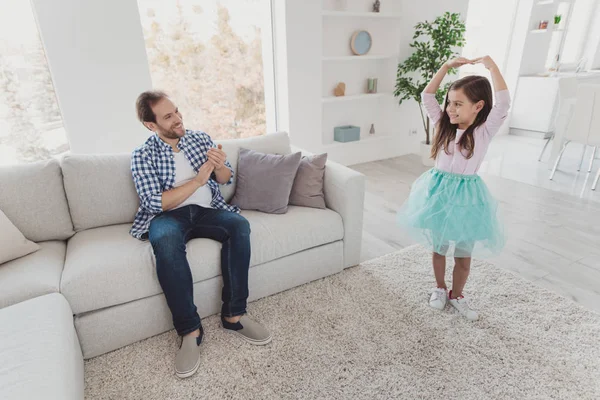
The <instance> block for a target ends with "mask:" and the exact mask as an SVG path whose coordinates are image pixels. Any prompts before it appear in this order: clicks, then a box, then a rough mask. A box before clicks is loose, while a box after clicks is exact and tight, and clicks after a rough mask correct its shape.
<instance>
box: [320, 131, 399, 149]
mask: <svg viewBox="0 0 600 400" xmlns="http://www.w3.org/2000/svg"><path fill="white" fill-rule="evenodd" d="M393 136H394V135H392V134H375V135H372V136H368V137H365V138H364V139H361V140H358V141H355V142H346V143H341V142H339V143H338V142H335V143H332V144H327V145H325V146H323V149H324V150H333V149H343V148H348V147H352V146H359V145H361V144H364V143H369V144H371V143H374V142H378V141H383V140H388V139H391V138H393Z"/></svg>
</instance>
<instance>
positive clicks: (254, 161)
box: [231, 148, 302, 214]
mask: <svg viewBox="0 0 600 400" xmlns="http://www.w3.org/2000/svg"><path fill="white" fill-rule="evenodd" d="M301 157H302V155H301V154H300V153H294V154H288V155H279V154H264V153H259V152H258V151H254V150H248V149H244V148H241V149H240V155H239V158H238V166H237V176H236V187H235V195H234V196H233V199H231V204H235V205H236V206H238V207H240V208H241V209H242V210H257V211H262V212H265V213H271V214H285V213H286V212H287V208H288V203H289V200H290V192H291V190H292V184H293V183H294V178H295V177H296V172H297V171H298V165H300V158H301Z"/></svg>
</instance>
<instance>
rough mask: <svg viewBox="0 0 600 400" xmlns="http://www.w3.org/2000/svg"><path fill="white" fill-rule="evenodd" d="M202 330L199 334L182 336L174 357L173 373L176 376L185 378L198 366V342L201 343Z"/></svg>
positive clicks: (193, 372) (194, 371) (192, 373)
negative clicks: (196, 335)
mask: <svg viewBox="0 0 600 400" xmlns="http://www.w3.org/2000/svg"><path fill="white" fill-rule="evenodd" d="M202 336H204V332H203V331H202V330H200V336H198V337H194V336H191V335H188V336H184V337H183V338H182V340H181V346H180V347H179V350H178V351H177V357H175V375H177V377H178V378H187V377H190V376H192V375H194V374H195V373H196V371H197V370H198V367H200V343H202Z"/></svg>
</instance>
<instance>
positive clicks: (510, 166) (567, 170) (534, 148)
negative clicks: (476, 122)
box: [480, 136, 600, 201]
mask: <svg viewBox="0 0 600 400" xmlns="http://www.w3.org/2000/svg"><path fill="white" fill-rule="evenodd" d="M544 143H545V140H541V139H533V138H528V137H521V136H499V137H497V138H495V139H494V140H493V141H492V144H491V146H490V149H489V150H488V154H487V156H486V161H485V162H484V163H483V164H482V166H481V170H480V174H481V175H482V176H485V175H495V176H500V177H503V178H506V179H511V180H515V181H518V182H523V183H527V184H530V185H533V186H537V187H540V188H544V189H550V190H553V191H557V192H561V193H566V194H569V195H572V196H576V197H578V198H581V199H587V200H593V201H600V183H599V184H598V187H597V188H596V190H595V191H592V190H591V187H592V183H593V180H594V177H595V176H596V173H597V171H598V168H600V159H598V158H596V159H595V161H594V166H593V169H592V172H591V173H588V172H587V171H588V168H589V165H590V159H591V156H592V148H591V147H588V148H587V149H586V152H585V157H584V161H583V166H582V168H581V171H580V172H577V168H578V166H579V163H580V160H581V154H582V152H583V145H581V144H578V143H571V144H569V145H568V146H567V150H566V151H565V154H564V156H563V158H562V160H561V162H560V164H559V167H558V170H557V172H556V174H555V176H554V179H553V180H550V179H549V177H550V172H551V169H552V166H553V162H554V161H555V160H552V162H550V160H549V156H550V146H551V145H552V143H550V145H549V146H548V148H547V149H546V152H545V153H544V157H543V158H542V161H541V162H540V161H538V158H539V155H540V153H541V151H542V148H543V147H544ZM596 157H600V151H599V152H597V154H596Z"/></svg>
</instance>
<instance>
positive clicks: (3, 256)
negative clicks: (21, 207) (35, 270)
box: [0, 210, 40, 264]
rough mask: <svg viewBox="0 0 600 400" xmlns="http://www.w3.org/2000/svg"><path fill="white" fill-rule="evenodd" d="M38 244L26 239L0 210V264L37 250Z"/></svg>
mask: <svg viewBox="0 0 600 400" xmlns="http://www.w3.org/2000/svg"><path fill="white" fill-rule="evenodd" d="M39 249H40V246H38V245H37V244H35V243H33V242H32V241H31V240H27V239H26V238H25V236H23V234H22V233H21V231H19V230H18V229H17V227H16V226H14V225H13V223H12V222H10V220H9V219H8V217H7V216H6V214H4V213H3V212H2V210H0V264H4V263H5V262H7V261H10V260H14V259H15V258H19V257H23V256H26V255H27V254H29V253H33V252H34V251H38V250H39Z"/></svg>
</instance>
